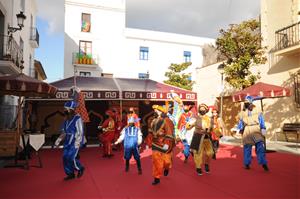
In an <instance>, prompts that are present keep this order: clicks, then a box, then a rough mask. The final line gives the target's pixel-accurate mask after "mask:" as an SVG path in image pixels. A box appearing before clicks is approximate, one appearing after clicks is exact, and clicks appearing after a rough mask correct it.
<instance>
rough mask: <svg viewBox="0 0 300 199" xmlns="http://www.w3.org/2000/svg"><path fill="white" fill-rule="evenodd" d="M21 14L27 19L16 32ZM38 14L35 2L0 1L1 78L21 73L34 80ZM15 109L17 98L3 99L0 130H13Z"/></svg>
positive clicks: (1, 102) (31, 0)
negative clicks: (18, 17) (18, 16)
mask: <svg viewBox="0 0 300 199" xmlns="http://www.w3.org/2000/svg"><path fill="white" fill-rule="evenodd" d="M21 12H22V13H23V14H24V15H25V16H26V19H25V20H24V23H23V27H22V29H21V30H17V29H19V28H20V26H19V25H18V21H17V16H16V15H17V14H21ZM36 13H37V8H36V2H35V0H0V75H6V74H18V73H20V72H21V71H22V72H23V73H25V74H27V75H29V76H32V77H34V74H35V71H34V56H35V55H34V51H35V48H37V47H38V46H39V34H38V30H37V28H36V25H35V24H36ZM14 28H15V29H14ZM9 30H12V31H11V32H10V31H9ZM14 30H15V32H14ZM22 66H23V67H24V69H23V70H22V69H21V68H22ZM16 106H17V97H14V96H7V95H5V96H0V128H1V129H6V128H11V127H12V125H13V121H14V118H15V117H16Z"/></svg>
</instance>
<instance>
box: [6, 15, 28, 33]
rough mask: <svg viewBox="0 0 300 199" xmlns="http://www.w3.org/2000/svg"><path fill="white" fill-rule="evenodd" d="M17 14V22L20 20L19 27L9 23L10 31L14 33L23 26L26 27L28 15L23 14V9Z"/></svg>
mask: <svg viewBox="0 0 300 199" xmlns="http://www.w3.org/2000/svg"><path fill="white" fill-rule="evenodd" d="M16 16H17V22H18V26H19V27H18V28H15V27H11V26H9V25H8V33H9V34H12V33H14V32H16V31H17V30H22V28H23V27H24V20H25V19H26V16H25V15H24V14H23V12H22V11H21V12H20V13H19V14H17V15H16Z"/></svg>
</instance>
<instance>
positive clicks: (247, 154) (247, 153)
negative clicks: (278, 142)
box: [244, 141, 267, 165]
mask: <svg viewBox="0 0 300 199" xmlns="http://www.w3.org/2000/svg"><path fill="white" fill-rule="evenodd" d="M255 152H256V156H257V161H258V163H259V164H260V165H263V164H267V160H266V155H265V146H264V142H263V141H260V142H257V143H255ZM251 159H252V145H251V144H245V145H244V165H250V164H251Z"/></svg>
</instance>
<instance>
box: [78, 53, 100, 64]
mask: <svg viewBox="0 0 300 199" xmlns="http://www.w3.org/2000/svg"><path fill="white" fill-rule="evenodd" d="M72 64H73V65H77V66H92V67H97V66H98V65H99V59H98V55H96V54H82V53H73V56H72Z"/></svg>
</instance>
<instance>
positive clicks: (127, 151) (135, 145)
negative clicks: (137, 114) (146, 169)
mask: <svg viewBox="0 0 300 199" xmlns="http://www.w3.org/2000/svg"><path fill="white" fill-rule="evenodd" d="M136 122H138V121H137V120H136V119H135V118H134V117H130V118H129V119H128V126H126V127H125V128H123V130H122V131H121V135H120V137H119V138H118V140H117V141H116V142H115V143H114V144H115V145H117V144H119V143H121V142H122V141H123V140H124V159H125V161H126V166H125V172H128V171H129V161H130V158H131V157H132V155H133V157H134V159H135V161H136V164H137V168H138V174H139V175H141V174H142V166H141V160H140V154H139V145H140V144H141V143H142V132H141V130H140V128H139V127H137V126H135V123H136Z"/></svg>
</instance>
